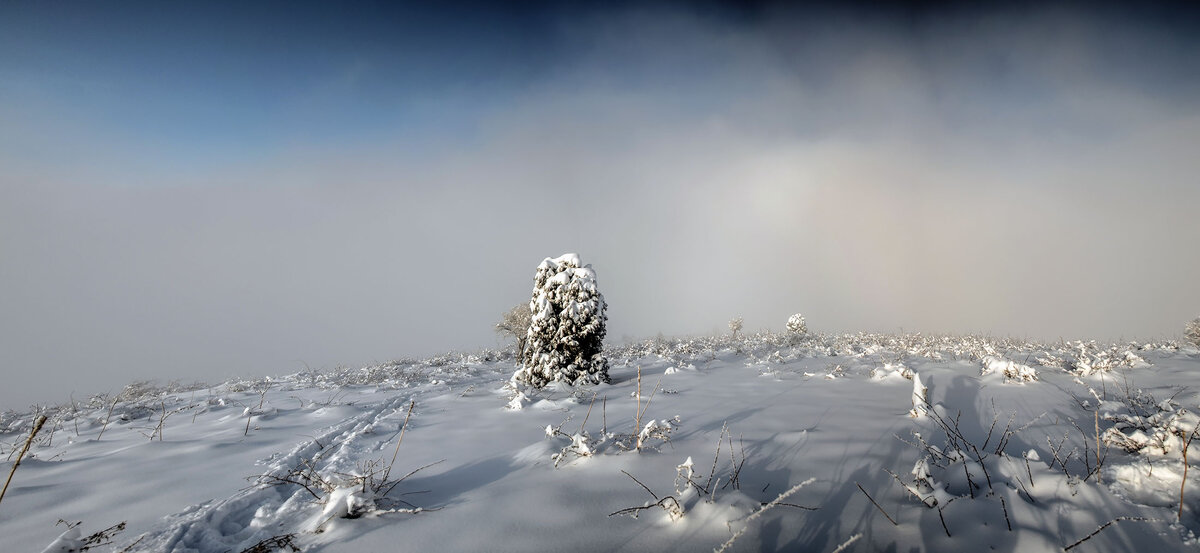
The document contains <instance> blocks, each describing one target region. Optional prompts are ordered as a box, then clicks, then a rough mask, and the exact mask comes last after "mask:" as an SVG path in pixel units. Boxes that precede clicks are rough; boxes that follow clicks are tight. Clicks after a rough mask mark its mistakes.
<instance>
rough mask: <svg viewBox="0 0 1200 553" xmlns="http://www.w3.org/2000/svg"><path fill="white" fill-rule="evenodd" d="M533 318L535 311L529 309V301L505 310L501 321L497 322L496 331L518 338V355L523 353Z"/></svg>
mask: <svg viewBox="0 0 1200 553" xmlns="http://www.w3.org/2000/svg"><path fill="white" fill-rule="evenodd" d="M532 318H533V312H532V311H530V310H529V303H528V302H522V303H519V304H517V305H515V306H513V308H512V309H509V310H508V311H506V312H504V314H503V315H501V316H500V322H498V323H496V332H499V333H500V334H501V335H503V336H507V337H510V338H512V339H514V340H516V344H517V355H521V352H522V351H524V349H525V339H526V336H527V335H528V333H529V322H530V320H531V319H532Z"/></svg>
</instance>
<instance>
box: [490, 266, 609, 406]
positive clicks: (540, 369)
mask: <svg viewBox="0 0 1200 553" xmlns="http://www.w3.org/2000/svg"><path fill="white" fill-rule="evenodd" d="M607 308H608V304H607V303H605V302H604V296H603V295H601V294H600V290H599V289H598V288H597V287H596V272H595V271H593V270H592V266H591V265H581V264H580V261H579V256H578V255H576V254H573V253H568V254H564V255H562V256H559V257H557V258H554V259H551V258H546V259H545V260H544V261H542V263H541V264H540V265H538V268H537V273H536V274H535V275H534V286H533V297H532V298H531V299H530V300H529V310H530V317H531V318H530V322H529V330H528V332H527V333H526V338H525V340H526V341H525V348H524V349H523V350H522V351H521V352H520V360H521V368H520V370H518V371H517V373H516V374H514V375H513V378H514V379H515V380H516V381H518V382H521V383H524V384H529V385H531V386H534V387H537V388H541V387H543V386H545V385H546V384H548V383H550V382H565V383H567V384H571V385H576V384H600V383H607V382H609V378H608V359H607V358H605V356H604V353H603V351H602V347H603V342H604V334H605V326H604V324H605V320H607V319H608V317H607V316H606V315H605V313H604V312H605V310H606V309H607Z"/></svg>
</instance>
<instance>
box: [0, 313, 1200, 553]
mask: <svg viewBox="0 0 1200 553" xmlns="http://www.w3.org/2000/svg"><path fill="white" fill-rule="evenodd" d="M610 360H611V362H612V368H611V375H612V377H613V382H612V384H611V385H601V386H595V387H589V388H585V389H577V390H572V389H569V388H563V387H556V388H555V387H552V388H550V389H547V390H542V391H534V390H529V389H523V390H515V389H513V387H512V386H511V385H509V384H508V382H509V377H510V375H511V374H512V372H513V371H514V370H515V367H514V364H513V360H512V356H511V354H505V353H493V352H485V353H482V354H477V355H457V354H455V355H447V356H442V357H439V358H434V359H426V360H421V361H411V360H410V361H399V362H393V363H389V364H385V365H382V366H375V367H367V368H364V369H360V370H335V371H330V372H323V373H321V372H312V373H301V374H295V375H289V376H285V377H281V378H276V379H268V380H262V381H245V382H228V383H224V384H221V385H218V386H213V387H196V386H168V387H166V388H160V387H154V386H148V385H134V386H130V387H129V388H127V389H126V390H125V391H124V392H123V393H122V394H121V395H120V396H119V397H116V398H109V397H96V398H91V399H90V400H88V401H85V402H78V403H76V404H74V405H72V404H65V405H61V406H57V407H53V408H42V409H36V410H33V411H30V412H26V413H11V412H10V413H5V414H4V415H2V416H0V444H3V445H2V446H0V447H2V449H0V457H3V458H6V459H8V462H7V463H4V464H0V469H2V470H3V475H5V476H6V475H7V474H8V470H9V468H10V467H11V465H12V460H14V459H15V458H16V454H17V452H19V450H20V447H21V446H22V445H23V443H24V441H25V437H26V436H27V435H28V432H29V430H30V428H31V426H32V423H33V421H34V419H35V417H36V415H38V414H45V415H47V416H49V422H47V423H46V426H45V429H44V430H43V431H42V432H41V433H40V434H39V435H38V437H37V439H36V440H35V444H34V445H33V447H32V449H31V451H30V453H29V454H28V455H26V457H25V460H24V461H23V462H22V463H21V465H20V467H19V468H18V469H17V471H16V474H15V476H14V478H13V482H12V485H11V487H10V489H9V490H8V493H7V495H6V496H5V497H4V498H3V501H2V503H0V541H2V542H3V546H2V547H0V548H2V549H3V550H4V551H34V552H36V551H41V550H42V549H43V548H45V547H46V546H47V545H49V544H51V543H52V542H55V540H56V538H58V537H59V536H60V534H63V533H64V532H66V533H67V534H66V535H65V536H64V537H63V539H62V540H59V541H58V542H57V543H58V545H61V546H63V547H61V548H60V549H59V550H69V548H70V547H71V546H76V547H77V546H78V545H79V544H80V543H81V542H84V541H86V539H87V538H88V537H89V536H91V535H93V534H94V533H96V532H99V531H101V530H105V529H107V528H109V527H112V526H114V525H117V524H118V523H121V522H125V523H126V526H125V527H124V529H122V530H119V531H114V532H112V534H114V535H113V536H112V537H111V539H110V540H103V539H99V538H96V539H95V540H93V541H101V542H104V541H108V542H110V543H108V544H106V545H101V546H99V547H94V548H92V549H90V550H91V551H125V550H128V551H177V552H183V551H198V552H211V553H223V552H240V551H246V550H249V551H260V552H261V551H276V550H281V551H291V550H303V551H322V552H331V553H332V552H342V551H354V552H361V551H400V550H403V551H560V550H567V549H570V550H578V551H613V550H620V551H709V550H713V549H716V548H720V547H721V546H722V544H724V543H726V542H727V541H728V540H730V539H731V538H734V539H733V543H732V545H730V546H729V550H732V551H822V552H825V551H833V550H835V549H836V548H838V547H839V546H840V545H842V544H844V543H845V542H846V541H847V540H850V539H851V538H853V537H854V536H860V537H859V538H857V540H856V541H854V542H852V543H850V544H849V546H847V547H846V548H845V549H844V550H845V551H895V552H917V551H963V550H997V551H1022V552H1036V551H1062V550H1064V548H1068V547H1070V548H1071V549H1070V550H1072V551H1135V550H1137V551H1151V550H1154V551H1174V550H1187V549H1196V548H1197V540H1196V538H1195V536H1194V534H1195V533H1196V532H1197V531H1198V530H1200V470H1191V471H1190V472H1188V473H1187V482H1186V485H1185V486H1184V492H1183V493H1184V501H1183V510H1182V518H1181V519H1180V518H1179V516H1178V515H1179V512H1178V509H1179V499H1180V484H1181V477H1182V475H1183V473H1184V459H1183V456H1182V455H1181V450H1182V449H1183V445H1182V444H1183V441H1182V440H1183V439H1184V438H1186V437H1187V436H1189V435H1190V434H1195V433H1196V431H1195V428H1196V427H1197V425H1200V417H1197V415H1196V414H1195V413H1197V412H1200V394H1198V393H1197V391H1196V390H1193V389H1190V388H1188V387H1187V385H1189V384H1190V383H1193V382H1196V377H1195V376H1194V375H1196V374H1198V373H1200V351H1197V350H1196V349H1195V348H1189V347H1182V346H1176V345H1175V344H1172V343H1157V344H1121V345H1116V346H1107V345H1101V346H1097V345H1094V344H1087V343H1083V344H1080V343H1068V344H1058V345H1039V344H1028V343H1023V342H1013V341H1007V340H993V339H986V338H978V337H926V336H918V335H908V336H881V335H864V334H860V335H852V336H819V337H809V338H805V339H802V340H794V339H791V338H789V337H787V336H785V335H778V334H776V335H752V336H749V337H745V338H742V337H739V338H738V339H736V340H735V339H731V338H729V337H722V338H697V339H687V340H661V339H660V340H651V341H647V342H644V343H639V344H635V345H632V346H621V347H614V348H612V349H611V351H610ZM639 367H640V369H641V384H640V386H641V399H640V404H641V405H642V408H643V409H644V414H643V415H642V419H641V425H640V427H636V428H635V424H637V423H635V417H636V413H637V412H638V404H639V399H638V397H637V396H638V394H637V390H638V387H639V384H638V377H637V375H638V368H639ZM984 373H986V374H984ZM914 377H915V379H919V382H920V384H921V385H923V386H925V387H927V390H928V391H927V394H926V395H925V398H927V403H925V402H918V403H917V404H916V405H914V392H916V391H919V390H914ZM1030 378H1036V379H1033V380H1029V379H1030ZM657 383H661V385H660V386H658V388H657V391H655V390H656V384H657ZM918 397H920V396H918ZM114 400H115V402H114ZM410 406H412V409H411V415H410V414H409V410H410ZM110 409H111V415H110ZM914 415H915V416H914ZM106 419H111V420H109V422H108V424H107V425H105V420H106ZM406 419H407V421H408V422H407V425H405V420H406ZM651 421H654V422H653V424H651ZM247 422H249V424H247ZM647 427H648V428H647ZM102 430H103V434H102V435H101V431H102ZM643 430H644V432H642V431H643ZM914 432H915V433H917V434H914ZM402 433H403V439H402V440H401V434H402ZM639 433H640V434H642V437H643V444H642V448H641V450H640V451H638V450H637V448H636V445H637V438H638V434H639ZM1097 436H1099V448H1097ZM398 443H399V447H397V444H398ZM718 444H719V445H718ZM393 457H394V459H395V461H394V462H393ZM1197 458H1200V441H1197V442H1196V443H1195V444H1194V445H1192V449H1191V451H1190V456H1189V460H1190V461H1191V462H1192V463H1195V462H1196V459H1197ZM689 459H690V461H691V462H690V465H689V464H688V463H687V461H688V460H689ZM714 459H715V461H714ZM1064 462H1065V465H1066V466H1065V468H1064V467H1063V464H1064ZM556 464H557V466H556ZM681 465H682V466H681ZM422 467H424V468H422ZM389 469H390V470H389ZM418 469H419V470H418ZM914 469H917V470H914ZM414 470H415V471H416V472H412V471H414ZM623 471H624V473H623ZM889 471H890V473H894V476H893V474H890V473H889ZM410 472H411V473H412V474H409V473H410ZM626 473H627V474H626ZM689 474H690V478H688V476H689ZM635 479H636V480H635ZM801 484H803V485H801ZM643 485H644V486H645V487H643ZM797 486H799V487H798V489H797ZM647 488H648V489H647ZM787 491H791V493H790V494H788V495H786V497H784V499H782V500H781V501H780V504H778V505H773V506H771V507H770V508H768V509H766V510H764V511H762V512H761V514H758V511H760V510H762V509H763V504H764V503H767V502H771V501H773V500H776V499H777V498H778V497H779V496H780V494H782V493H784V492H787ZM652 494H653V495H652ZM643 506H649V508H647V509H640V510H637V509H635V510H633V511H632V512H627V513H625V514H616V515H613V513H617V512H619V511H622V510H630V509H631V508H638V507H643ZM634 514H636V515H638V516H637V517H636V518H635V517H634V516H633V515H634ZM1122 517H1124V518H1122ZM60 519H62V520H64V521H68V522H70V523H72V524H74V523H79V522H81V524H79V526H77V527H76V528H74V529H70V530H68V528H67V527H66V526H65V525H63V524H59V525H56V524H55V523H56V521H59V520H60ZM1114 520H1117V522H1115V523H1113V524H1110V525H1109V526H1107V527H1105V528H1104V529H1103V530H1101V531H1100V532H1098V533H1096V534H1095V535H1094V536H1092V537H1091V538H1089V539H1086V540H1085V541H1083V542H1082V543H1080V544H1078V545H1075V546H1074V547H1071V546H1072V545H1073V544H1075V543H1076V542H1078V541H1079V540H1081V539H1083V538H1086V537H1087V536H1088V535H1089V534H1092V533H1093V532H1094V531H1095V530H1097V529H1098V528H1100V527H1101V526H1102V525H1104V524H1106V523H1109V522H1110V521H1114ZM893 521H894V522H893ZM131 544H132V547H130V546H131ZM256 546H257V548H256ZM293 548H294V549H293Z"/></svg>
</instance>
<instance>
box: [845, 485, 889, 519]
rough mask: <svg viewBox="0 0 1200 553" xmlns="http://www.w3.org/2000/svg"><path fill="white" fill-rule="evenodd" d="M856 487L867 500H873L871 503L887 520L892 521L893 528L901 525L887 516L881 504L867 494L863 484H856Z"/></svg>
mask: <svg viewBox="0 0 1200 553" xmlns="http://www.w3.org/2000/svg"><path fill="white" fill-rule="evenodd" d="M854 485H855V486H858V491H860V492H862V493H863V495H865V496H867V499H870V500H871V503H872V504H874V505H875V508H876V509H879V512H881V513H883V516H885V517H887V519H888V520H889V521H891V523H892V526H900V525H899V524H897V523H896V520H895V519H893V518H892V515H889V514H887V511H885V510H883V507H880V506H879V503H878V502H876V501H875V498H874V497H871V494H869V493H867V490H865V489H863V487H862V484H859V483H858V482H855V483H854Z"/></svg>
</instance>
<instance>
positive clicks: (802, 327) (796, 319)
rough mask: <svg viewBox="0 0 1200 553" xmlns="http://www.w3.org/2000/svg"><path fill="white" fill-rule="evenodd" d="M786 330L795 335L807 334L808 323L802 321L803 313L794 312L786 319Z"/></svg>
mask: <svg viewBox="0 0 1200 553" xmlns="http://www.w3.org/2000/svg"><path fill="white" fill-rule="evenodd" d="M787 331H788V333H790V334H793V335H796V336H803V335H805V334H808V324H807V323H805V322H804V315H801V314H799V313H796V314H795V315H792V316H791V317H788V320H787Z"/></svg>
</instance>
